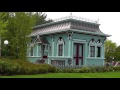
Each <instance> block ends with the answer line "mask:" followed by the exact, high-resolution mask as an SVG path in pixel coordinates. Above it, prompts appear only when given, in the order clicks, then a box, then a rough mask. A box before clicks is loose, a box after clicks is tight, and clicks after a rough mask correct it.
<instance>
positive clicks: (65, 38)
mask: <svg viewBox="0 0 120 90" xmlns="http://www.w3.org/2000/svg"><path fill="white" fill-rule="evenodd" d="M99 25H100V24H98V21H93V20H89V19H85V18H78V17H75V16H71V15H70V16H68V17H65V18H61V19H58V20H54V21H53V22H50V23H46V24H42V25H38V26H35V27H34V28H33V32H32V33H31V34H30V35H29V36H30V37H31V38H32V40H31V43H30V44H29V45H28V49H27V50H28V53H27V57H28V60H29V61H30V62H33V63H47V64H51V65H65V66H69V65H70V66H74V65H79V66H81V65H82V66H93V65H96V66H104V59H105V55H104V54H105V53H104V49H105V47H104V42H105V40H106V37H109V36H110V35H107V34H104V33H103V32H102V31H101V30H100V29H99Z"/></svg>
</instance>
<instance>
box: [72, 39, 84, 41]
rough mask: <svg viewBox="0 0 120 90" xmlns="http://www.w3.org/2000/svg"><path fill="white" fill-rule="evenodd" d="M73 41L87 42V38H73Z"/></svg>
mask: <svg viewBox="0 0 120 90" xmlns="http://www.w3.org/2000/svg"><path fill="white" fill-rule="evenodd" d="M72 40H73V41H79V42H86V40H81V39H72Z"/></svg>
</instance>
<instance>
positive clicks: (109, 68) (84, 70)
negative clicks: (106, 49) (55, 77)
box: [56, 66, 120, 73]
mask: <svg viewBox="0 0 120 90" xmlns="http://www.w3.org/2000/svg"><path fill="white" fill-rule="evenodd" d="M118 68H119V69H118ZM116 70H120V67H113V66H107V67H106V66H104V67H103V66H91V67H90V66H89V67H81V68H79V69H73V68H67V69H57V70H56V72H57V73H58V72H59V73H61V72H63V73H101V72H110V71H116Z"/></svg>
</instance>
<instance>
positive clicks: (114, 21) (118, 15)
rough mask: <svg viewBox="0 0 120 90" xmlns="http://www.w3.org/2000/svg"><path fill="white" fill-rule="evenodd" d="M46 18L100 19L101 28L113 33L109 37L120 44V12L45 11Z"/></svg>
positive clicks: (103, 30)
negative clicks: (74, 17) (70, 16)
mask: <svg viewBox="0 0 120 90" xmlns="http://www.w3.org/2000/svg"><path fill="white" fill-rule="evenodd" d="M45 13H46V14H47V18H46V19H53V20H54V19H57V18H61V17H65V16H69V15H70V14H71V13H72V16H77V17H84V18H87V19H92V20H98V19H99V24H100V26H99V28H100V30H101V31H102V32H103V33H105V34H109V35H111V36H110V37H107V39H109V40H112V42H114V43H116V44H117V45H120V12H45Z"/></svg>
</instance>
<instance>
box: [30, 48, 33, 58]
mask: <svg viewBox="0 0 120 90" xmlns="http://www.w3.org/2000/svg"><path fill="white" fill-rule="evenodd" d="M30 56H33V47H31V50H30Z"/></svg>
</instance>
